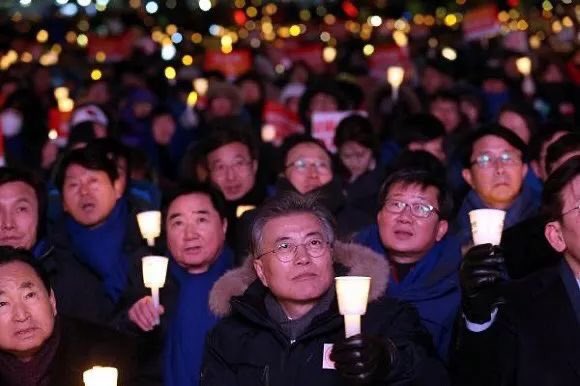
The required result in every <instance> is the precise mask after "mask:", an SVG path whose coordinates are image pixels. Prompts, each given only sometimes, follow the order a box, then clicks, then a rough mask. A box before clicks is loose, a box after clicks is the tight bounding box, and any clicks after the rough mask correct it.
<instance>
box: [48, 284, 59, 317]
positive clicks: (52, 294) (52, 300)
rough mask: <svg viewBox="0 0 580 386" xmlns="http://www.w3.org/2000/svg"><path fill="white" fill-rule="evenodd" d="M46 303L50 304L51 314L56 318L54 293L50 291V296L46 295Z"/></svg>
mask: <svg viewBox="0 0 580 386" xmlns="http://www.w3.org/2000/svg"><path fill="white" fill-rule="evenodd" d="M48 301H49V302H50V307H51V308H52V314H53V315H54V316H56V314H57V310H56V296H54V291H53V290H50V294H49V295H48Z"/></svg>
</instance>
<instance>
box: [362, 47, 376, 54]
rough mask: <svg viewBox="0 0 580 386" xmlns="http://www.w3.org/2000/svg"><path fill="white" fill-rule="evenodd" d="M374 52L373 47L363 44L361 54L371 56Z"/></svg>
mask: <svg viewBox="0 0 580 386" xmlns="http://www.w3.org/2000/svg"><path fill="white" fill-rule="evenodd" d="M374 52H375V47H374V46H373V45H372V44H365V46H364V47H363V54H365V55H366V56H371V55H372V54H373V53H374Z"/></svg>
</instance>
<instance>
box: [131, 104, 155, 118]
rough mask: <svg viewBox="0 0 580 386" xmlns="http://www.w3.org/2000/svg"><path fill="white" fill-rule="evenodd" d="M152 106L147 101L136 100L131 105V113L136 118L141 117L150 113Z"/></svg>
mask: <svg viewBox="0 0 580 386" xmlns="http://www.w3.org/2000/svg"><path fill="white" fill-rule="evenodd" d="M152 110H153V106H152V105H151V103H149V102H137V103H135V104H134V105H133V114H135V117H136V118H138V119H143V118H146V117H148V116H149V114H151V111H152Z"/></svg>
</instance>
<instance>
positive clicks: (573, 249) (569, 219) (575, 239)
mask: <svg viewBox="0 0 580 386" xmlns="http://www.w3.org/2000/svg"><path fill="white" fill-rule="evenodd" d="M560 198H561V200H562V204H563V205H562V213H563V214H564V213H565V214H564V215H563V216H562V217H561V218H560V219H559V220H556V221H552V222H549V223H547V224H546V227H545V228H544V234H545V236H546V239H547V240H548V242H549V243H550V244H551V245H552V247H553V248H554V249H555V250H556V251H557V252H560V253H564V256H565V257H566V260H567V261H568V263H569V264H570V267H571V268H572V270H573V271H574V274H575V275H576V277H578V278H580V210H578V209H575V210H573V208H575V207H577V206H578V204H580V176H576V177H575V178H574V179H573V180H572V181H570V182H569V183H568V184H567V185H566V186H565V187H564V189H562V192H561V193H560Z"/></svg>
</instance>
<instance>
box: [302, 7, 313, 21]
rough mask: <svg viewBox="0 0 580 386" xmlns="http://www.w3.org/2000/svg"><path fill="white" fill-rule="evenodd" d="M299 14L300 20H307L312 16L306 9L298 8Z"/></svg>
mask: <svg viewBox="0 0 580 386" xmlns="http://www.w3.org/2000/svg"><path fill="white" fill-rule="evenodd" d="M299 16H300V20H302V21H308V20H310V18H311V17H312V15H311V14H310V11H309V10H307V9H302V10H300V14H299Z"/></svg>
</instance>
